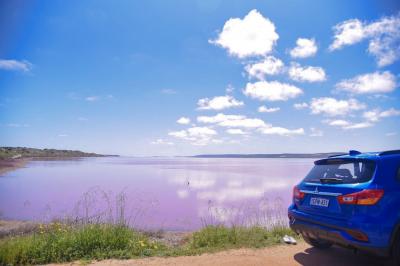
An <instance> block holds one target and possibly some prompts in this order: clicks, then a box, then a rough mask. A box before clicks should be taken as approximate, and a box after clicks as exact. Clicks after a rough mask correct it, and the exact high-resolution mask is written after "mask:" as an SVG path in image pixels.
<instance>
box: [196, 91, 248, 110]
mask: <svg viewBox="0 0 400 266" xmlns="http://www.w3.org/2000/svg"><path fill="white" fill-rule="evenodd" d="M197 105H198V106H199V107H198V109H199V110H222V109H227V108H231V107H240V106H243V105H244V103H243V102H241V101H238V100H236V99H235V98H233V97H232V96H230V95H226V96H217V97H214V98H212V99H209V98H203V99H200V100H199V101H198V102H197Z"/></svg>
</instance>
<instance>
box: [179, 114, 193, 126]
mask: <svg viewBox="0 0 400 266" xmlns="http://www.w3.org/2000/svg"><path fill="white" fill-rule="evenodd" d="M176 123H178V124H181V125H188V124H189V123H190V119H189V118H187V117H183V116H182V117H181V118H179V119H178V120H176Z"/></svg>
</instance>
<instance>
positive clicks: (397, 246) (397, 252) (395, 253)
mask: <svg viewBox="0 0 400 266" xmlns="http://www.w3.org/2000/svg"><path fill="white" fill-rule="evenodd" d="M392 260H393V265H396V266H400V233H398V234H397V237H396V239H395V240H394V243H393V247H392Z"/></svg>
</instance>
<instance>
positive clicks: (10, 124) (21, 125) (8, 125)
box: [5, 123, 29, 127]
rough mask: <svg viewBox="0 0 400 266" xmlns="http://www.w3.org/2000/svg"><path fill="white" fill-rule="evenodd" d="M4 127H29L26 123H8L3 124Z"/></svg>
mask: <svg viewBox="0 0 400 266" xmlns="http://www.w3.org/2000/svg"><path fill="white" fill-rule="evenodd" d="M5 126H6V127H29V125H28V124H18V123H9V124H6V125H5Z"/></svg>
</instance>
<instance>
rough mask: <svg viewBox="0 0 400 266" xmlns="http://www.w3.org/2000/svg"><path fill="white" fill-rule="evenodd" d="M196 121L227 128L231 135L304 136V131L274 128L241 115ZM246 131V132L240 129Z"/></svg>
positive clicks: (221, 115) (259, 120)
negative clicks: (250, 132) (253, 132)
mask: <svg viewBox="0 0 400 266" xmlns="http://www.w3.org/2000/svg"><path fill="white" fill-rule="evenodd" d="M197 121H198V122H200V123H210V124H215V125H217V126H220V127H228V128H229V129H228V130H227V133H228V134H231V135H244V134H249V130H255V131H257V132H260V133H262V134H265V135H279V136H293V135H304V129H303V128H298V129H293V130H291V129H287V128H283V127H275V126H272V125H271V124H268V123H265V122H264V121H263V120H261V119H258V118H248V117H246V116H243V115H225V114H217V115H215V116H199V117H198V118H197ZM243 128H244V129H246V130H248V132H245V131H243V130H242V129H243Z"/></svg>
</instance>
